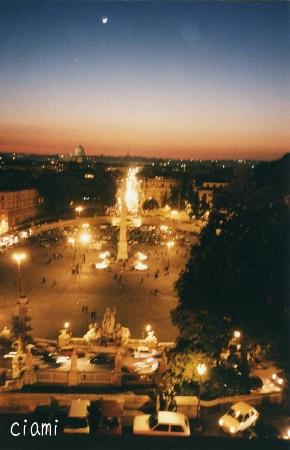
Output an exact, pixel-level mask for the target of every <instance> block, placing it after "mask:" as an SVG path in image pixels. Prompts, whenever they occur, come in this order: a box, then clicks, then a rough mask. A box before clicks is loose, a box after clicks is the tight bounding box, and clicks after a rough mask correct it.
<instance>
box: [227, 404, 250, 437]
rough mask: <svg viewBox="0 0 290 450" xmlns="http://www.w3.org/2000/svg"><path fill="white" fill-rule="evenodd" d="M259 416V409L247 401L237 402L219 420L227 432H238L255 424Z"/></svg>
mask: <svg viewBox="0 0 290 450" xmlns="http://www.w3.org/2000/svg"><path fill="white" fill-rule="evenodd" d="M258 418H259V413H258V411H257V410H256V409H255V408H253V406H251V405H249V404H248V403H246V402H238V403H235V404H234V405H233V406H232V407H231V408H230V409H229V410H228V412H227V413H226V414H225V415H224V416H222V417H221V418H220V420H219V426H220V427H221V428H222V429H223V431H225V432H226V433H231V434H236V433H239V432H240V431H244V430H246V429H247V428H249V427H251V426H254V425H255V424H256V422H257V420H258Z"/></svg>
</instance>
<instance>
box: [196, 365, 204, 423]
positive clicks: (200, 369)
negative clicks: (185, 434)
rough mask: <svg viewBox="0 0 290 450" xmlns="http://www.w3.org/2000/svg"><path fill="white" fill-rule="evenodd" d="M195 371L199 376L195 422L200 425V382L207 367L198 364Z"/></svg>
mask: <svg viewBox="0 0 290 450" xmlns="http://www.w3.org/2000/svg"><path fill="white" fill-rule="evenodd" d="M196 371H197V373H198V376H199V380H198V396H197V424H198V426H199V427H200V394H201V383H202V377H203V375H204V374H205V373H206V371H207V367H206V365H205V364H204V363H201V364H198V366H197V368H196Z"/></svg>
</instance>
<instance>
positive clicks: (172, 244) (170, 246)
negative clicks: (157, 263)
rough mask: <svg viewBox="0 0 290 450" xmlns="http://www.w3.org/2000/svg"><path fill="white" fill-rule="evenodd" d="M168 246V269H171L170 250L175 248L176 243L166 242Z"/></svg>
mask: <svg viewBox="0 0 290 450" xmlns="http://www.w3.org/2000/svg"><path fill="white" fill-rule="evenodd" d="M166 245H167V249H168V262H167V266H168V269H169V262H170V261H169V255H170V249H171V248H173V247H174V241H168V242H166Z"/></svg>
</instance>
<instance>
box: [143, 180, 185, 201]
mask: <svg viewBox="0 0 290 450" xmlns="http://www.w3.org/2000/svg"><path fill="white" fill-rule="evenodd" d="M179 186H180V181H179V180H177V179H174V178H165V177H154V178H142V179H141V192H142V203H143V202H144V201H145V200H151V199H154V200H156V201H157V202H158V204H159V207H162V206H164V205H165V204H166V202H167V201H168V200H169V198H170V196H171V192H172V189H173V188H175V187H176V188H177V187H179Z"/></svg>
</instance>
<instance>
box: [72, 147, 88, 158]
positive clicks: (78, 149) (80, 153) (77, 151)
mask: <svg viewBox="0 0 290 450" xmlns="http://www.w3.org/2000/svg"><path fill="white" fill-rule="evenodd" d="M85 154H86V153H85V149H84V147H82V146H81V145H78V146H77V147H76V148H75V150H74V156H85Z"/></svg>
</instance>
